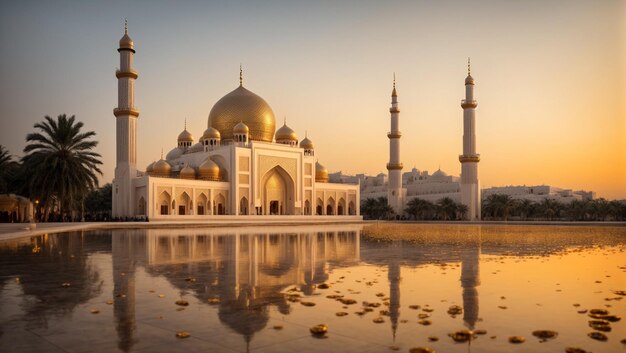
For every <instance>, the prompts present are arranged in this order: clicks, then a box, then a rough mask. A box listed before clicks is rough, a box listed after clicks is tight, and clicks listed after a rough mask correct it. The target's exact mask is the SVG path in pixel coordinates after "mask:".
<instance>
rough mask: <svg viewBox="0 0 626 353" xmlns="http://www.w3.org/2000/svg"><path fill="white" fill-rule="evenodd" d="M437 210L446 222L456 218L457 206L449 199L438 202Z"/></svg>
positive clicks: (445, 198)
mask: <svg viewBox="0 0 626 353" xmlns="http://www.w3.org/2000/svg"><path fill="white" fill-rule="evenodd" d="M437 208H438V209H439V212H440V215H441V217H442V218H443V220H444V221H447V220H449V219H452V218H453V217H455V216H456V211H457V204H456V202H454V201H453V200H452V199H451V198H449V197H444V198H442V199H440V200H439V201H437Z"/></svg>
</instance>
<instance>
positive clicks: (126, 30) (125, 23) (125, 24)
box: [124, 18, 128, 34]
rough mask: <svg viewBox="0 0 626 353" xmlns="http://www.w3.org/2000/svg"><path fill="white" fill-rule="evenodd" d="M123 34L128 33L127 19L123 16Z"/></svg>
mask: <svg viewBox="0 0 626 353" xmlns="http://www.w3.org/2000/svg"><path fill="white" fill-rule="evenodd" d="M124 34H128V19H127V18H124Z"/></svg>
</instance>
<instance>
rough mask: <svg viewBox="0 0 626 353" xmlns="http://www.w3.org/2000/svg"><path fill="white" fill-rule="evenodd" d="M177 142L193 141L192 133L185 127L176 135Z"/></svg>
mask: <svg viewBox="0 0 626 353" xmlns="http://www.w3.org/2000/svg"><path fill="white" fill-rule="evenodd" d="M178 142H193V135H192V134H191V133H190V132H189V131H187V129H185V130H183V132H181V133H180V134H179V135H178Z"/></svg>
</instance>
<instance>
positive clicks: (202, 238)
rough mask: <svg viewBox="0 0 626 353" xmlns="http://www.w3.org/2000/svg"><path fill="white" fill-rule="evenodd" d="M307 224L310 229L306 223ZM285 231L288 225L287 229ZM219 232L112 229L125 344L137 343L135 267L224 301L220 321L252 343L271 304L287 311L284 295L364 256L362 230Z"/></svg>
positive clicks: (308, 290) (306, 288) (306, 289)
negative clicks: (361, 245) (143, 268)
mask: <svg viewBox="0 0 626 353" xmlns="http://www.w3.org/2000/svg"><path fill="white" fill-rule="evenodd" d="M303 229H306V228H303ZM283 231H284V230H283ZM248 232H250V229H243V230H241V231H239V230H237V231H232V232H229V231H228V230H222V231H220V230H219V229H218V230H217V231H215V234H212V233H207V232H206V231H198V234H197V235H189V234H188V233H189V232H187V234H186V235H178V234H179V233H180V231H177V230H134V231H123V232H122V231H120V232H114V233H113V236H112V252H113V254H112V255H113V256H112V259H113V260H112V261H113V279H114V293H115V296H116V297H115V301H114V306H115V309H114V312H115V318H116V322H117V329H118V334H119V338H120V349H122V350H124V351H126V350H128V349H129V348H130V347H129V346H132V344H133V343H134V342H135V340H134V338H133V332H134V330H135V308H134V306H135V270H136V268H137V267H138V266H144V267H145V268H146V271H147V273H149V274H151V275H154V276H165V278H167V280H168V281H169V282H170V283H171V284H172V285H173V286H175V287H176V288H179V289H180V290H181V291H183V292H186V293H191V294H192V295H194V296H195V297H196V298H197V299H198V300H199V301H200V302H201V303H206V304H207V305H209V304H208V301H209V299H219V300H220V302H219V304H218V316H219V319H220V321H221V322H222V323H224V324H225V325H227V326H229V327H230V328H232V329H233V330H235V331H236V332H238V333H240V334H241V335H243V337H244V339H245V340H246V342H248V343H249V342H250V340H251V339H252V336H253V335H254V333H255V332H257V331H260V330H261V329H263V328H264V327H265V326H266V324H267V322H268V320H269V306H270V305H274V306H276V308H277V309H278V311H279V312H280V313H282V314H285V315H287V314H289V312H290V310H291V309H290V305H291V304H292V303H290V302H288V301H287V299H286V297H285V295H284V294H282V293H281V291H283V290H284V289H285V288H286V287H287V286H290V285H297V286H298V287H299V288H300V290H301V291H302V292H303V294H305V295H310V294H312V293H313V291H314V290H315V286H316V285H317V284H320V283H324V282H325V281H326V280H327V279H328V272H329V267H330V266H333V265H337V266H339V265H340V266H346V265H351V264H357V263H358V261H359V246H360V244H359V239H360V238H359V231H358V227H357V228H355V227H347V228H346V229H345V230H343V231H332V232H315V233H312V232H306V231H298V230H297V229H296V230H295V231H294V232H293V233H262V234H254V233H248Z"/></svg>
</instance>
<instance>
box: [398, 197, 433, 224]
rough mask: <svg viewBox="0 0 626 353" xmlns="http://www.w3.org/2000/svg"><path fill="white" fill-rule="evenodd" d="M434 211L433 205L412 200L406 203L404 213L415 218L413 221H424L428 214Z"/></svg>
mask: <svg viewBox="0 0 626 353" xmlns="http://www.w3.org/2000/svg"><path fill="white" fill-rule="evenodd" d="M433 209H435V205H434V204H433V203H432V202H430V201H426V200H424V199H420V198H417V197H416V198H413V199H411V200H410V201H409V202H408V203H407V207H406V209H405V211H404V212H406V213H408V214H410V215H411V216H413V217H415V219H426V218H427V215H428V213H430V212H431V211H432V210H433Z"/></svg>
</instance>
